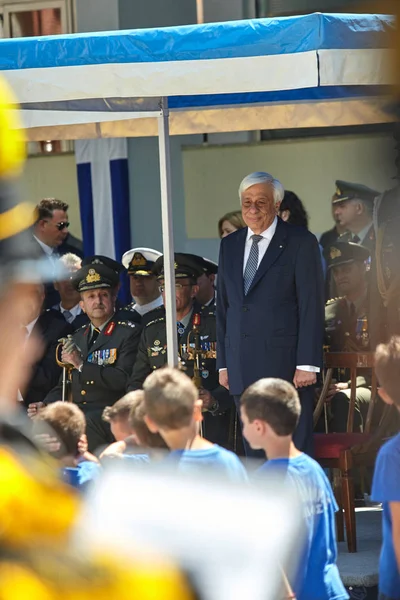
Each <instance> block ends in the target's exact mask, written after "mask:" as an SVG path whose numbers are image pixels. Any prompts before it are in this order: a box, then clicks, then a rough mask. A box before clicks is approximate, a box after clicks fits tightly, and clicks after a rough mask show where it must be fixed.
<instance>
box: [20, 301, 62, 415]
mask: <svg viewBox="0 0 400 600" xmlns="http://www.w3.org/2000/svg"><path fill="white" fill-rule="evenodd" d="M32 333H33V334H37V335H38V337H39V338H40V339H41V340H42V343H43V345H44V352H43V356H42V358H41V360H40V361H39V362H38V363H37V364H36V366H35V368H34V371H33V373H32V377H31V380H30V382H29V385H28V387H27V389H26V391H25V392H23V393H22V396H23V398H24V404H25V406H28V405H29V404H31V402H43V400H44V398H45V397H46V395H47V394H48V393H49V391H50V390H51V389H53V387H54V386H55V385H56V384H57V381H58V379H59V377H60V374H61V367H59V366H58V365H57V362H56V347H57V344H58V340H59V339H60V338H62V337H66V336H67V335H68V334H69V333H72V328H71V326H70V325H69V324H68V323H67V322H66V320H65V319H64V317H63V316H62V315H60V313H58V312H57V311H55V310H46V311H45V312H44V313H42V314H41V315H40V317H39V319H38V320H37V321H36V324H35V326H34V328H33V332H32Z"/></svg>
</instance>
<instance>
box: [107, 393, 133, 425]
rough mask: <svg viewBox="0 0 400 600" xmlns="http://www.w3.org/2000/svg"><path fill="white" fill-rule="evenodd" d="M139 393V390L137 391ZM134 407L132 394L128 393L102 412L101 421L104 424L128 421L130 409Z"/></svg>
mask: <svg viewBox="0 0 400 600" xmlns="http://www.w3.org/2000/svg"><path fill="white" fill-rule="evenodd" d="M138 391H139V390H138ZM134 405H135V395H134V392H130V393H129V394H126V395H125V396H123V397H122V398H121V399H120V400H117V402H115V404H113V405H112V406H106V407H105V409H104V410H103V414H102V419H103V421H106V423H110V422H111V421H118V420H120V421H127V420H128V419H129V413H130V412H131V408H132V407H133V406H134Z"/></svg>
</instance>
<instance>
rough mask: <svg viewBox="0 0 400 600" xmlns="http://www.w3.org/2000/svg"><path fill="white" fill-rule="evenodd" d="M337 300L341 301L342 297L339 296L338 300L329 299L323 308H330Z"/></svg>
mask: <svg viewBox="0 0 400 600" xmlns="http://www.w3.org/2000/svg"><path fill="white" fill-rule="evenodd" d="M338 300H343V296H340V297H338V298H331V299H330V300H328V301H327V303H326V305H325V306H330V305H331V304H334V303H335V302H337V301H338Z"/></svg>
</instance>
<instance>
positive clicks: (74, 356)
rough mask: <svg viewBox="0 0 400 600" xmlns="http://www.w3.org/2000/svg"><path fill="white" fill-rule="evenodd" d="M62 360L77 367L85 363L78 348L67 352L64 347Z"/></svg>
mask: <svg viewBox="0 0 400 600" xmlns="http://www.w3.org/2000/svg"><path fill="white" fill-rule="evenodd" d="M61 360H62V362H63V363H68V364H69V365H73V366H74V367H75V369H79V368H80V367H81V366H82V365H83V360H82V357H81V355H80V354H79V352H78V350H72V352H66V350H64V349H63V351H62V352H61Z"/></svg>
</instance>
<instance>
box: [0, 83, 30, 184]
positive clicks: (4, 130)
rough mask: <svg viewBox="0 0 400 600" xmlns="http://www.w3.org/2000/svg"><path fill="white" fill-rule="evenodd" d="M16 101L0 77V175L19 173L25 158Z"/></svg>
mask: <svg viewBox="0 0 400 600" xmlns="http://www.w3.org/2000/svg"><path fill="white" fill-rule="evenodd" d="M16 106H17V102H16V100H15V98H14V96H13V94H12V92H11V90H10V88H9V86H8V84H7V83H6V82H5V80H4V79H2V78H0V177H2V178H8V177H15V176H18V175H19V174H20V173H21V170H22V167H23V165H24V162H25V158H26V144H25V137H24V133H23V129H22V125H21V123H20V122H19V119H18V114H17V111H16V110H15V109H16Z"/></svg>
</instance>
